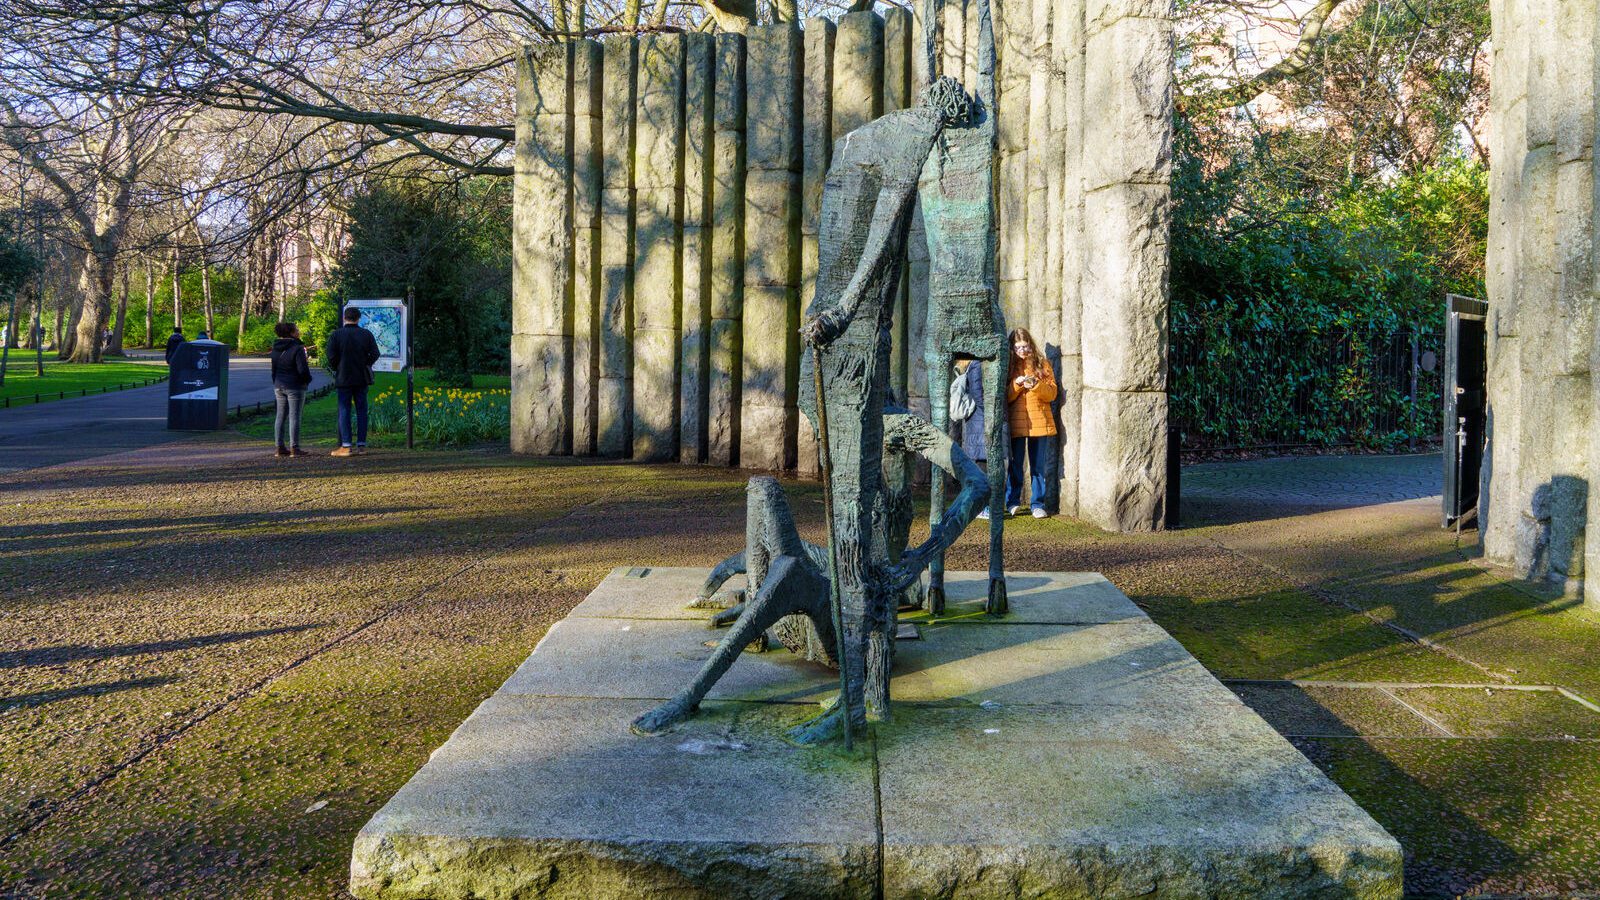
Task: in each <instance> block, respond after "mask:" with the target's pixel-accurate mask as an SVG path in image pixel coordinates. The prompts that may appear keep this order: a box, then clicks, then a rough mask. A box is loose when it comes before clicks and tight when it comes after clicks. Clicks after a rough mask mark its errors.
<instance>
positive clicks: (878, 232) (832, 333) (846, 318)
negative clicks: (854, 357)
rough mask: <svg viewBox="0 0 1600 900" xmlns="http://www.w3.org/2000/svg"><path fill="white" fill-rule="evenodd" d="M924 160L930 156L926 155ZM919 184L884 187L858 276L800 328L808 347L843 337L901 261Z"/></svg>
mask: <svg viewBox="0 0 1600 900" xmlns="http://www.w3.org/2000/svg"><path fill="white" fill-rule="evenodd" d="M932 147H933V142H932V141H931V140H930V141H929V142H928V149H931V148H932ZM922 156H923V157H926V156H927V152H926V151H924V152H923V154H922ZM916 193H917V182H916V178H915V177H913V178H911V179H910V180H909V181H906V182H904V183H894V182H889V183H885V184H884V185H883V187H882V188H880V189H879V190H878V201H877V205H876V206H874V207H873V210H872V224H871V225H870V226H869V227H868V229H867V239H866V244H865V245H864V246H863V247H862V249H861V260H860V261H859V262H858V263H856V269H855V272H854V273H853V274H852V275H851V276H850V283H849V284H848V285H846V286H845V289H844V291H843V292H842V293H841V294H840V295H839V301H838V304H837V305H832V306H829V307H828V308H826V309H822V310H819V311H818V312H817V314H816V315H815V316H812V317H811V319H809V320H808V321H807V322H806V323H805V324H804V325H801V326H800V336H801V337H802V338H804V339H805V341H806V343H808V344H810V345H812V346H814V347H826V346H828V345H829V344H831V343H833V341H834V339H836V338H837V337H839V335H841V334H843V333H844V330H845V328H846V327H847V326H848V325H849V324H850V323H851V322H852V321H853V320H854V319H855V317H856V313H857V312H859V311H860V309H861V304H862V303H863V302H864V301H865V300H866V296H867V292H868V291H870V290H873V289H875V288H876V287H877V286H878V284H879V280H878V277H877V276H878V275H879V274H880V273H882V271H883V270H884V269H885V268H886V267H887V266H889V265H892V264H894V263H896V262H897V261H898V260H899V259H900V253H901V250H902V249H903V248H902V246H901V245H902V244H903V243H904V239H905V231H906V228H905V226H906V222H907V218H906V217H907V216H909V215H910V212H911V200H912V198H913V197H915V196H916Z"/></svg>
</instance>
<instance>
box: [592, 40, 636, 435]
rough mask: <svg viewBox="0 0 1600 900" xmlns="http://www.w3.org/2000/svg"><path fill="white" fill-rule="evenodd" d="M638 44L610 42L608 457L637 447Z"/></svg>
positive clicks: (604, 431)
mask: <svg viewBox="0 0 1600 900" xmlns="http://www.w3.org/2000/svg"><path fill="white" fill-rule="evenodd" d="M634 51H635V43H634V40H633V38H632V37H630V36H627V35H619V36H615V37H612V38H610V39H609V40H607V41H605V43H604V50H603V53H604V62H605V72H604V75H603V76H602V81H601V95H602V96H601V112H602V118H603V120H604V123H603V128H602V135H601V138H602V143H603V147H604V149H603V153H604V161H603V163H602V166H601V190H600V360H599V365H600V385H599V387H600V401H599V404H598V416H597V419H598V423H597V436H596V444H597V450H598V452H599V453H600V454H601V455H602V456H626V455H628V453H629V452H630V451H631V448H632V446H633V284H634V282H633V200H634V198H633V162H634V157H633V138H634V134H633V129H634V109H635V105H634V58H635V57H634Z"/></svg>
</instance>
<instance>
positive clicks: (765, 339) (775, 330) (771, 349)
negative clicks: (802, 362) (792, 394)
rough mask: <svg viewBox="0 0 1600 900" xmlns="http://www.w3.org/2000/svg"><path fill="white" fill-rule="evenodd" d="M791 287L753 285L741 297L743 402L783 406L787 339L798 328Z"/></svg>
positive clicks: (796, 304)
mask: <svg viewBox="0 0 1600 900" xmlns="http://www.w3.org/2000/svg"><path fill="white" fill-rule="evenodd" d="M798 305H799V300H798V298H797V297H796V296H795V291H794V288H788V287H781V286H778V287H770V286H764V285H754V286H749V287H746V289H745V298H744V329H743V350H744V362H743V368H744V391H743V393H744V402H745V404H746V405H747V406H748V405H749V404H751V403H757V404H759V405H762V406H771V407H783V406H785V405H789V403H790V401H789V398H788V397H787V395H786V393H785V387H786V376H787V371H788V364H789V337H790V333H791V332H792V331H793V330H794V329H792V328H790V327H789V326H790V325H791V324H794V325H795V327H796V328H798V327H799V323H798V318H799V317H798V315H797V309H798Z"/></svg>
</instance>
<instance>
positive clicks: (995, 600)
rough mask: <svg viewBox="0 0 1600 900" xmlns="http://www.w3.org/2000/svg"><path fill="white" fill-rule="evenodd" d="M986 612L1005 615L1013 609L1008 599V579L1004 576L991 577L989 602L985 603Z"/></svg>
mask: <svg viewBox="0 0 1600 900" xmlns="http://www.w3.org/2000/svg"><path fill="white" fill-rule="evenodd" d="M983 609H984V612H987V613H988V614H989V615H991V616H1003V615H1005V614H1006V613H1007V612H1009V611H1010V610H1011V602H1010V601H1009V600H1007V599H1006V580H1005V579H1004V578H991V579H989V602H988V603H986V604H985V605H984V608H983Z"/></svg>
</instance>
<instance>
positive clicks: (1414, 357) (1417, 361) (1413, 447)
mask: <svg viewBox="0 0 1600 900" xmlns="http://www.w3.org/2000/svg"><path fill="white" fill-rule="evenodd" d="M1418 330H1419V326H1416V325H1413V326H1412V327H1411V397H1410V398H1409V399H1410V400H1411V404H1410V405H1411V418H1412V421H1411V422H1408V423H1406V424H1407V426H1408V427H1407V428H1406V433H1407V437H1406V447H1407V448H1408V449H1409V450H1410V451H1411V452H1412V453H1415V452H1417V430H1416V428H1414V427H1410V426H1413V425H1415V420H1416V415H1417V373H1418V372H1419V371H1421V369H1422V348H1421V347H1420V346H1419V345H1418V343H1417V332H1418Z"/></svg>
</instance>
